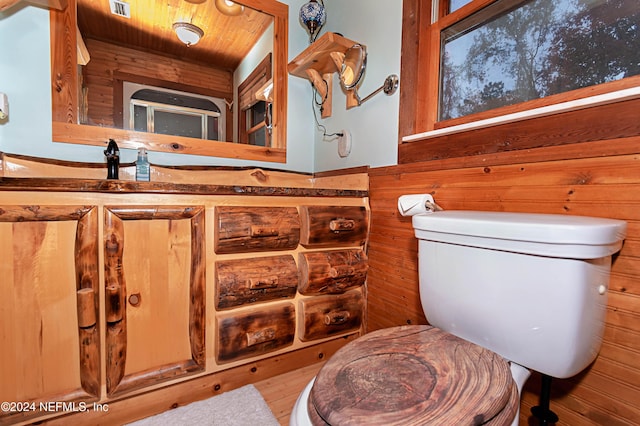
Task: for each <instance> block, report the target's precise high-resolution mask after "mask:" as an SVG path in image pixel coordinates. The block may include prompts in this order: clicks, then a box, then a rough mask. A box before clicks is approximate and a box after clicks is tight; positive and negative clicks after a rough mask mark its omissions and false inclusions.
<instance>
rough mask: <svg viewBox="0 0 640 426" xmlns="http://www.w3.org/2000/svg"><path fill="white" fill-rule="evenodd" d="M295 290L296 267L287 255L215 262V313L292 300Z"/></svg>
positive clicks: (296, 279) (293, 260)
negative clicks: (244, 306) (241, 306)
mask: <svg viewBox="0 0 640 426" xmlns="http://www.w3.org/2000/svg"><path fill="white" fill-rule="evenodd" d="M297 288H298V267H297V266H296V261H295V259H294V258H293V256H292V255H290V254H289V255H283V256H270V257H257V258H251V259H235V260H224V261H217V262H216V307H217V308H218V309H228V308H232V307H234V306H240V305H246V304H250V303H258V302H266V301H268V300H275V299H282V298H293V297H295V295H296V290H297Z"/></svg>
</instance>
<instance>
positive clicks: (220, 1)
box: [215, 0, 244, 16]
mask: <svg viewBox="0 0 640 426" xmlns="http://www.w3.org/2000/svg"><path fill="white" fill-rule="evenodd" d="M215 5H216V8H217V9H218V10H219V11H220V12H221V13H223V14H225V15H229V16H238V15H240V14H241V13H242V12H244V6H243V5H241V4H238V3H235V2H233V1H231V0H216V1H215Z"/></svg>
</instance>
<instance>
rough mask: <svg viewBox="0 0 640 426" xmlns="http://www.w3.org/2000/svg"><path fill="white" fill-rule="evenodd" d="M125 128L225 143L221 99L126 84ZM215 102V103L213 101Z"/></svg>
mask: <svg viewBox="0 0 640 426" xmlns="http://www.w3.org/2000/svg"><path fill="white" fill-rule="evenodd" d="M124 87H125V89H124V90H125V92H127V93H128V96H125V97H124V102H125V111H128V113H125V117H126V119H125V126H126V128H129V129H133V130H136V131H139V132H150V133H158V134H164V135H174V136H185V137H190V138H197V139H207V140H225V132H224V114H223V112H222V111H224V108H221V107H220V106H219V105H217V103H221V101H222V100H218V99H215V98H208V97H204V96H198V95H193V94H187V93H182V92H178V91H174V90H168V89H163V88H158V87H151V86H142V85H138V84H133V83H125V85H124ZM216 101H217V102H216Z"/></svg>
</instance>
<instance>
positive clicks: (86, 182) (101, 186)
mask: <svg viewBox="0 0 640 426" xmlns="http://www.w3.org/2000/svg"><path fill="white" fill-rule="evenodd" d="M0 191H49V192H101V193H115V194H126V193H132V194H134V193H161V194H191V195H260V196H264V195H272V196H288V197H367V196H368V191H365V190H354V189H322V188H294V187H272V186H252V185H210V184H187V183H167V182H137V181H125V180H106V179H105V180H99V179H74V178H14V177H0Z"/></svg>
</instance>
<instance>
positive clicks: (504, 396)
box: [308, 325, 520, 426]
mask: <svg viewBox="0 0 640 426" xmlns="http://www.w3.org/2000/svg"><path fill="white" fill-rule="evenodd" d="M519 403H520V398H519V395H518V391H517V387H516V385H515V383H514V381H513V378H512V376H511V371H510V368H509V363H508V362H507V361H506V360H505V359H504V358H502V357H501V356H500V355H498V354H496V353H494V352H492V351H490V350H488V349H485V348H483V347H481V346H478V345H476V344H473V343H471V342H468V341H466V340H463V339H460V338H458V337H456V336H454V335H452V334H450V333H447V332H445V331H442V330H440V329H438V328H435V327H431V326H422V325H417V326H400V327H393V328H388V329H383V330H378V331H374V332H372V333H369V334H366V335H365V336H363V337H360V338H359V339H356V340H354V341H353V342H350V343H349V344H347V345H345V346H344V347H343V348H342V349H340V350H339V351H338V352H336V354H335V355H334V356H333V357H332V358H331V359H330V360H329V361H327V363H326V364H325V365H324V366H323V367H322V369H321V370H320V372H319V373H318V375H317V377H316V380H315V383H314V385H313V387H312V388H311V392H310V395H309V400H308V412H309V415H310V417H311V420H312V422H313V424H314V425H326V424H330V425H363V424H367V425H376V424H378V425H403V426H406V425H428V424H434V425H445V424H447V425H454V424H473V425H481V424H487V425H510V424H511V422H512V421H513V418H514V416H515V415H516V413H517V410H518V406H519Z"/></svg>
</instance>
